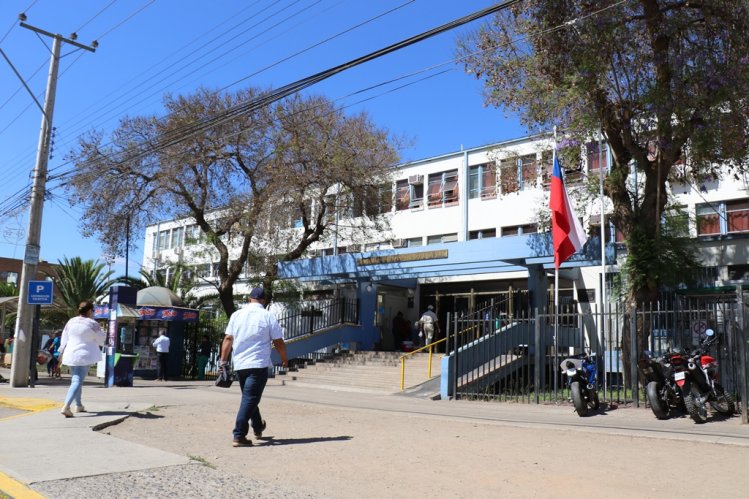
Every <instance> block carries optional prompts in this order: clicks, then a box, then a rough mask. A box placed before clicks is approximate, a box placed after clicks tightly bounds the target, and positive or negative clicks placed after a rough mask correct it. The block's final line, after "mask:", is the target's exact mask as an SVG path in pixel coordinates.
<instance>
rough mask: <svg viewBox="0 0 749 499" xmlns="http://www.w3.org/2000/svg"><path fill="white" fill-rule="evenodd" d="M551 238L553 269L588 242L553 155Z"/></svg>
mask: <svg viewBox="0 0 749 499" xmlns="http://www.w3.org/2000/svg"><path fill="white" fill-rule="evenodd" d="M549 205H550V208H551V238H552V240H553V241H554V268H555V269H559V266H560V265H562V263H564V262H565V261H566V260H567V259H568V258H569V257H571V256H572V255H573V254H574V253H575V252H576V251H579V250H580V248H582V247H583V245H584V244H585V242H586V241H587V240H588V236H587V235H585V232H584V231H583V227H582V225H580V220H579V219H578V218H577V215H575V210H574V209H573V208H572V204H571V203H570V198H569V197H568V196H567V189H565V188H564V177H562V169H561V168H560V167H559V161H558V160H557V157H556V154H555V155H554V170H553V172H552V175H551V202H550V203H549Z"/></svg>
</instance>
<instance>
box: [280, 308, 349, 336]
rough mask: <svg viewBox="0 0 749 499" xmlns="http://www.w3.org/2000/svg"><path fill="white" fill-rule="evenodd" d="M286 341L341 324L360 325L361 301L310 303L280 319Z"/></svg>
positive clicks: (282, 315) (281, 316)
mask: <svg viewBox="0 0 749 499" xmlns="http://www.w3.org/2000/svg"><path fill="white" fill-rule="evenodd" d="M278 323H279V324H280V325H281V327H282V328H283V330H284V339H287V340H289V339H293V338H298V337H300V336H305V335H308V334H311V333H313V332H315V331H320V330H324V329H327V328H329V327H333V326H339V325H341V324H358V323H359V300H357V299H356V298H334V299H330V300H321V301H317V302H314V303H309V304H306V305H305V306H303V308H301V309H300V310H289V311H288V312H286V313H284V314H281V315H280V316H279V317H278Z"/></svg>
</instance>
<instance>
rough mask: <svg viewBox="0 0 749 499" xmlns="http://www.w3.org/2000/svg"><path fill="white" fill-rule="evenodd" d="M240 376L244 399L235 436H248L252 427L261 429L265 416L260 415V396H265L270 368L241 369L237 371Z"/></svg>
mask: <svg viewBox="0 0 749 499" xmlns="http://www.w3.org/2000/svg"><path fill="white" fill-rule="evenodd" d="M236 373H237V378H239V387H240V389H241V390H242V401H241V402H240V404H239V412H237V421H236V423H235V424H234V431H233V432H232V433H233V434H234V438H235V439H236V438H242V437H246V436H247V434H248V433H249V432H250V422H252V429H253V430H258V431H261V430H262V428H263V418H261V417H260V408H259V407H258V405H260V398H261V397H262V396H263V390H265V384H266V383H267V382H268V368H267V367H261V368H258V369H240V370H238V371H236Z"/></svg>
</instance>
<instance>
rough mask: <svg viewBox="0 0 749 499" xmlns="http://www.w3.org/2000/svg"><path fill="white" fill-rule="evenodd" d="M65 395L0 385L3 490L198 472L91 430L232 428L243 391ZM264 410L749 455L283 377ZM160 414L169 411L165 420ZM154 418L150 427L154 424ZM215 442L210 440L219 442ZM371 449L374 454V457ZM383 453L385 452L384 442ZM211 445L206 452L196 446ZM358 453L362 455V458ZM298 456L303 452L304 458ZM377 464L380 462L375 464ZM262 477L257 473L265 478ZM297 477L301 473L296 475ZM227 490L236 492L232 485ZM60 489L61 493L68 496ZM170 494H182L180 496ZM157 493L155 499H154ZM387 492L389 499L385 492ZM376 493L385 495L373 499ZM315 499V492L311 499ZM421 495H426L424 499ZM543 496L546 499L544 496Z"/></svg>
mask: <svg viewBox="0 0 749 499" xmlns="http://www.w3.org/2000/svg"><path fill="white" fill-rule="evenodd" d="M2 374H3V375H6V374H5V373H2ZM6 377H7V375H6ZM66 390H67V382H66V380H63V382H59V381H45V380H44V379H42V380H40V382H39V384H38V385H37V387H36V388H34V389H29V388H16V389H13V388H10V387H9V386H8V385H7V384H3V385H0V441H1V443H2V453H0V491H2V490H5V491H7V490H10V488H9V487H11V485H13V484H14V483H15V486H18V485H19V484H21V485H24V484H25V485H27V486H32V487H33V488H34V489H37V490H44V484H45V483H48V484H55V487H59V484H60V483H61V482H59V481H60V480H65V479H75V478H78V479H82V478H84V477H96V476H100V475H109V476H119V475H120V474H127V473H131V474H132V473H148V472H149V471H152V470H156V469H173V470H183V471H180V473H195V471H194V465H195V462H194V461H195V457H194V456H191V454H190V452H197V451H193V450H188V449H186V447H185V446H189V444H190V441H186V443H185V444H184V445H183V446H182V447H180V446H176V445H171V446H170V445H169V442H166V443H163V442H162V443H159V444H157V443H155V442H152V441H149V440H148V439H140V440H142V441H140V442H139V441H137V440H138V439H131V440H128V439H124V437H121V438H114V437H113V436H110V435H107V430H104V431H91V430H92V429H95V430H101V429H103V428H107V427H109V426H110V425H114V424H118V423H120V422H122V421H123V420H125V419H126V418H128V417H130V416H132V415H139V418H140V420H139V421H135V423H133V424H135V425H138V424H140V425H142V426H143V427H144V428H146V427H148V426H150V425H156V426H153V427H154V428H155V431H156V432H159V431H161V432H164V431H167V428H169V427H176V428H182V429H183V430H182V431H183V433H184V429H185V428H198V427H199V426H201V420H205V419H209V416H210V415H211V414H213V413H219V414H222V415H224V416H222V417H223V420H226V419H228V420H229V422H230V421H231V419H230V418H231V415H232V414H233V412H234V411H236V407H237V403H238V398H239V393H238V388H237V387H236V384H235V386H234V387H232V388H231V389H229V390H222V389H218V388H215V387H213V386H212V384H211V383H210V382H168V383H159V382H154V381H139V380H136V386H135V387H132V388H110V389H107V388H104V387H102V386H101V384H100V383H89V384H87V385H86V387H85V388H84V403H85V405H86V406H87V408H88V409H89V410H90V411H92V412H90V413H86V414H82V415H77V416H76V417H75V418H70V419H66V418H64V417H62V416H61V415H60V414H59V407H60V405H61V404H60V401H61V400H62V399H63V397H64V394H65V392H66ZM263 406H264V407H268V408H269V410H270V411H273V416H274V417H275V418H276V421H278V423H277V427H278V426H281V425H282V424H283V421H284V419H283V418H284V417H286V416H288V418H289V421H294V425H298V424H299V417H300V416H301V414H298V415H297V414H292V412H293V411H294V410H303V411H304V412H305V419H306V421H307V422H309V424H310V425H314V424H322V423H314V422H313V421H312V418H313V416H316V415H320V418H321V421H325V420H331V418H332V417H333V416H335V417H337V418H340V419H341V421H342V423H341V424H346V422H347V421H350V420H351V419H352V418H351V417H349V416H346V417H343V416H342V414H346V415H348V414H352V411H353V413H357V414H361V415H362V417H361V418H360V419H361V421H370V423H369V425H370V426H374V425H376V422H377V421H387V423H386V424H387V425H390V426H389V427H390V428H391V429H394V430H395V428H394V426H393V425H399V424H402V425H403V426H404V427H405V426H409V427H411V429H410V430H409V431H412V432H413V428H412V426H413V425H414V424H416V425H417V426H423V425H424V424H425V422H426V424H428V425H429V426H430V427H432V428H438V427H440V426H447V425H449V424H456V423H458V424H462V425H463V426H460V427H465V423H469V424H471V425H472V426H473V427H479V426H480V427H481V428H487V427H490V426H492V427H497V426H498V427H507V428H523V429H531V430H537V431H538V432H539V434H540V433H541V432H548V431H551V432H554V431H557V432H559V431H564V432H566V434H568V433H569V431H573V432H577V433H579V432H585V433H586V434H599V435H608V436H624V437H647V438H648V439H654V438H655V439H660V440H662V441H678V442H692V443H694V442H701V443H711V444H730V446H731V447H741V448H747V449H749V425H741V424H740V421H739V418H738V417H734V418H730V419H727V420H715V421H711V422H710V423H708V424H704V425H695V424H694V423H693V422H692V421H691V420H690V419H688V418H686V417H681V418H674V419H671V420H668V421H658V420H656V419H655V418H654V417H653V416H652V414H651V413H650V411H649V410H645V409H633V408H623V409H614V410H609V411H605V412H601V413H599V414H596V415H594V416H592V417H588V418H584V419H583V418H578V417H577V416H576V415H575V414H574V412H573V411H572V408H571V407H569V406H553V405H538V406H537V405H523V404H496V403H478V402H464V401H457V402H456V401H432V400H428V399H422V398H414V397H406V396H401V395H373V394H371V393H360V392H356V391H334V390H320V389H310V388H308V387H299V386H294V384H293V383H284V382H283V380H281V379H278V378H277V379H273V380H270V382H269V386H268V388H267V390H266V393H265V396H264V401H263ZM158 408H166V409H163V410H162V412H161V413H160V412H159V411H158ZM178 408H182V410H181V411H180V410H178ZM195 408H203V409H204V410H205V411H206V412H205V413H200V412H196V409H195ZM294 408H300V409H294ZM162 414H163V415H162ZM306 414H310V416H309V417H308V416H306ZM325 414H329V416H325ZM149 418H151V419H153V421H149ZM158 418H167V419H169V422H168V426H164V424H165V423H164V421H156V419H158ZM190 418H193V419H190ZM131 419H132V417H131ZM128 421H130V420H128ZM440 421H442V423H440ZM128 424H130V423H128ZM158 424H161V425H162V426H161V427H160V428H161V429H158V428H159V426H157V425H158ZM211 424H213V423H211ZM290 424H291V423H290ZM291 428H292V427H291V426H288V427H287V429H286V430H284V431H287V432H290V431H291ZM310 428H313V426H310V427H309V428H308V429H307V431H314V430H312V429H310ZM352 428H353V427H352ZM113 429H114V428H113ZM229 430H230V427H227V428H226V431H223V430H222V432H221V433H220V434H225V435H226V437H225V438H226V440H225V442H224V441H223V440H222V441H221V445H220V446H219V447H221V449H223V447H225V448H226V453H227V455H228V456H229V458H230V459H232V460H234V461H236V454H233V456H234V457H231V456H232V454H231V452H232V451H234V452H236V451H237V449H231V448H230V445H229V439H230V435H229V434H228V431H229ZM188 431H189V430H188ZM356 431H358V430H354V429H350V430H349V431H343V430H341V431H340V432H339V433H336V434H340V435H344V434H346V435H347V436H346V438H345V439H344V438H343V437H340V439H342V440H346V439H349V440H350V439H351V435H350V434H353V433H355V432H356ZM377 431H379V432H380V434H382V433H381V432H382V429H380V428H378V429H377ZM466 433H468V432H466ZM485 433H486V432H485ZM113 434H114V435H115V436H116V435H117V432H116V431H114V432H113ZM330 434H333V433H330ZM544 434H545V433H544ZM552 434H553V433H552ZM355 436H356V437H357V438H358V439H359V441H362V440H363V439H362V438H361V437H362V436H361V435H359V434H356V435H355ZM195 438H200V435H199V434H198V433H195ZM206 438H209V437H206ZM216 438H217V437H215V436H211V437H210V439H212V440H211V441H212V442H214V441H215V440H216ZM221 438H224V437H221ZM368 438H369V437H368ZM607 438H608V437H607ZM612 438H613V437H612ZM132 440H136V441H132ZM193 440H194V439H193ZM307 440H308V441H309V442H314V441H316V440H315V439H304V438H296V439H293V438H289V439H286V441H285V443H294V442H295V443H297V444H299V443H304V442H305V441H307ZM369 440H370V442H369V444H368V445H369V446H370V448H369V450H367V451H366V452H368V453H373V452H377V453H378V451H377V449H376V446H377V439H376V438H369ZM317 441H318V442H322V441H324V439H317ZM71 443H74V445H75V452H74V453H70V452H69V451H70V446H71ZM275 443H276V444H278V443H284V441H283V440H276V441H275ZM403 443H404V442H401V444H403ZM372 445H374V446H375V448H374V449H373V448H372V447H371V446H372ZM382 445H383V446H385V445H387V444H386V443H385V441H384V439H383V443H382ZM205 447H206V446H205V445H203V446H202V447H197V448H201V449H202V448H205ZM282 447H283V446H282ZM276 448H277V449H278V447H276ZM330 448H332V447H330ZM61 450H62V451H64V452H66V453H67V454H63V455H67V456H69V458H65V459H61V458H60V456H61V452H60V451H61ZM206 452H207V451H206ZM223 452H224V450H216V451H215V453H217V454H221V453H223ZM275 452H279V451H278V450H276V451H275ZM358 452H359V455H362V452H363V451H362V450H359V451H358ZM431 452H433V450H432V451H431ZM448 452H449V451H448ZM742 452H743V451H742ZM297 454H303V453H300V452H297ZM222 456H223V454H221V455H220V456H217V457H216V459H222V458H223V457H222ZM201 459H202V458H201ZM284 459H286V458H284ZM191 466H192V467H191ZM374 466H377V464H373V467H374ZM262 471H263V470H259V471H258V473H259V474H262ZM290 473H292V474H293V473H294V471H293V469H292V470H290ZM3 474H4V475H5V476H3ZM133 476H135V475H133ZM100 483H101V482H100ZM172 483H173V482H172ZM363 483H366V481H365V482H363ZM214 486H215V485H214ZM226 486H227V487H229V484H226ZM274 486H278V484H274ZM14 490H15V489H14ZM53 490H58V491H60V490H61V489H59V488H58V489H53ZM170 490H171V492H175V490H173V489H170ZM256 490H260V489H256ZM295 490H297V491H298V490H299V489H298V488H296V489H295ZM317 490H318V491H319V490H320V489H319V488H318V489H317ZM487 490H489V489H487ZM496 490H502V489H496ZM129 492H130V493H129V494H127V493H125V492H123V494H124V495H121V497H136V496H138V494H135V495H133V494H132V492H133V491H132V489H129ZM192 493H193V495H195V496H200V495H201V494H200V493H198V492H196V490H195V489H193V490H192ZM275 493H277V491H275V492H274V491H273V490H269V491H267V493H266V495H263V493H261V492H257V494H256V495H255V497H266V496H267V497H272V496H273V495H274V494H275ZM340 493H341V495H337V493H336V492H335V491H329V490H326V491H325V492H324V493H323V494H322V496H326V497H327V496H329V497H341V496H345V494H343V491H340ZM389 493H390V492H388V494H389ZM153 494H154V495H157V492H153ZM382 494H383V495H382V496H384V494H385V492H382ZM371 495H372V496H379V494H376V493H375V494H371ZM479 495H480V494H479ZM1 496H2V495H1V494H0V497H1ZM74 496H75V494H74V493H73V492H71V493H70V495H69V497H74ZM313 496H314V494H313V495H310V496H309V497H313ZM393 496H398V494H397V493H395V492H393ZM415 496H416V497H419V494H418V493H417V494H415ZM518 496H519V497H520V496H523V495H522V494H521V495H518ZM541 496H545V495H544V494H543V493H542V494H541ZM50 497H67V496H66V495H65V494H63V493H62V492H60V493H59V494H58V493H56V494H51V495H50ZM142 497H153V495H149V494H146V495H143V496H142Z"/></svg>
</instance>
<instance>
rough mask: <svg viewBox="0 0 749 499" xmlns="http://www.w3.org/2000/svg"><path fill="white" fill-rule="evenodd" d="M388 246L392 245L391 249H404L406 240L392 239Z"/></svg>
mask: <svg viewBox="0 0 749 499" xmlns="http://www.w3.org/2000/svg"><path fill="white" fill-rule="evenodd" d="M390 244H392V246H393V248H405V247H406V240H405V239H393V240H392V241H391V243H390Z"/></svg>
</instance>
